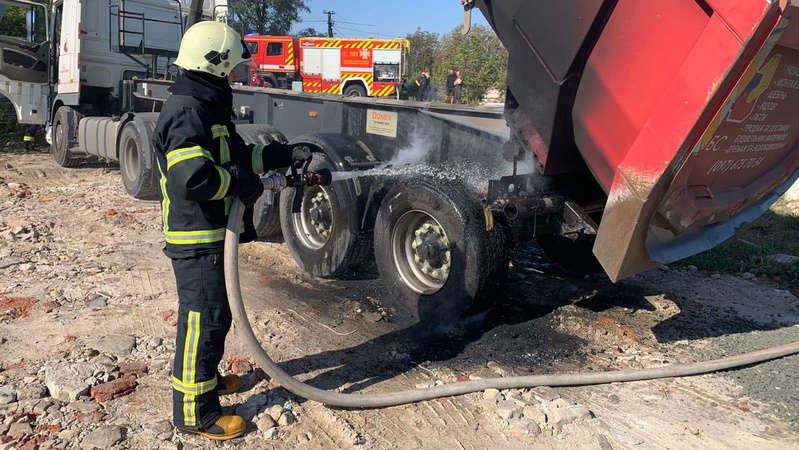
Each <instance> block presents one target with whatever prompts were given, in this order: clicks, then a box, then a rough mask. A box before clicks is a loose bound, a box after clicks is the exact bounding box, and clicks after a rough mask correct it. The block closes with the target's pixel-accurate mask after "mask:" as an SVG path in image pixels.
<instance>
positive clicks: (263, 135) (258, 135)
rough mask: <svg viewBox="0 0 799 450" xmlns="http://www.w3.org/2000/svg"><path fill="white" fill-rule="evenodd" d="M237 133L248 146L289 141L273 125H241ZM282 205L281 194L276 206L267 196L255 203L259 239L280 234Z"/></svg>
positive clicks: (255, 218) (276, 197)
mask: <svg viewBox="0 0 799 450" xmlns="http://www.w3.org/2000/svg"><path fill="white" fill-rule="evenodd" d="M236 132H238V133H239V135H240V136H241V138H242V139H244V142H246V143H248V144H264V145H266V144H269V143H270V142H272V141H279V142H283V143H286V142H288V139H286V136H284V135H283V133H281V132H280V130H278V129H277V128H275V127H273V126H271V125H261V124H256V125H248V124H245V125H239V126H238V127H236ZM279 204H280V194H275V199H274V204H272V205H270V204H268V203H267V202H266V195H262V196H261V198H259V199H258V201H257V202H255V205H254V206H253V222H254V225H255V232H256V233H257V234H258V237H259V238H262V239H263V238H274V237H275V236H277V235H279V234H280V212H279V211H278V205H279Z"/></svg>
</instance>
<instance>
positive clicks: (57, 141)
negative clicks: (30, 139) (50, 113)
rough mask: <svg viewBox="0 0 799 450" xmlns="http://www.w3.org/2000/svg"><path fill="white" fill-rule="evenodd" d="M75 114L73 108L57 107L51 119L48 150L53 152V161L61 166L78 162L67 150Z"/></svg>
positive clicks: (73, 164)
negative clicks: (50, 136) (50, 135)
mask: <svg viewBox="0 0 799 450" xmlns="http://www.w3.org/2000/svg"><path fill="white" fill-rule="evenodd" d="M75 114H77V113H76V112H75V110H74V109H72V108H70V107H69V106H62V107H60V108H58V110H57V111H56V113H55V118H54V119H53V126H52V133H53V135H52V139H51V140H50V142H51V144H50V151H52V153H53V159H55V162H56V163H58V165H59V166H61V167H74V166H76V165H77V164H78V163H79V162H80V160H79V159H78V158H75V157H74V156H72V153H71V152H70V151H69V147H70V144H71V142H70V136H72V134H73V132H74V129H73V126H74V125H75V123H76V122H77V118H76V117H75Z"/></svg>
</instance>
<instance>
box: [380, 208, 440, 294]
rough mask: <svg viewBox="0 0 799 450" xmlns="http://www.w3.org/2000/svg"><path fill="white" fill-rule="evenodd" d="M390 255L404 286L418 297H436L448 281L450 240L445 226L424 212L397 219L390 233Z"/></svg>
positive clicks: (412, 212)
mask: <svg viewBox="0 0 799 450" xmlns="http://www.w3.org/2000/svg"><path fill="white" fill-rule="evenodd" d="M391 253H392V255H393V257H394V265H395V266H396V268H397V273H398V274H399V276H400V278H401V279H402V281H403V283H405V285H406V286H407V287H408V288H409V289H410V290H412V291H413V292H415V293H417V294H421V295H431V294H435V293H436V292H438V291H439V290H441V288H442V287H444V284H445V283H446V282H447V279H448V278H449V274H450V269H451V267H452V257H451V252H450V245H449V238H447V234H446V232H445V231H444V227H442V226H441V224H440V223H438V221H437V220H436V219H435V218H434V217H432V216H430V215H429V214H427V213H425V212H423V211H409V212H407V213H405V214H404V215H403V216H402V217H400V219H399V220H398V221H397V224H396V227H395V228H394V231H393V232H392V233H391Z"/></svg>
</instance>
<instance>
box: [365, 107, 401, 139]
mask: <svg viewBox="0 0 799 450" xmlns="http://www.w3.org/2000/svg"><path fill="white" fill-rule="evenodd" d="M398 118H399V115H398V114H397V113H396V112H390V111H380V110H377V109H368V110H366V132H367V133H369V134H376V135H378V136H387V137H392V138H395V137H397V119H398Z"/></svg>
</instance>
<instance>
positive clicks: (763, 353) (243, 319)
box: [224, 164, 799, 408]
mask: <svg viewBox="0 0 799 450" xmlns="http://www.w3.org/2000/svg"><path fill="white" fill-rule="evenodd" d="M305 168H307V164H306V166H305ZM367 172H368V171H367ZM365 173H366V172H365ZM365 173H364V174H365ZM364 174H358V173H357V172H333V173H330V172H329V171H327V170H325V169H323V170H320V171H319V172H307V171H305V170H303V172H302V173H296V174H292V175H291V176H289V177H286V176H284V175H282V174H271V175H270V176H269V177H267V178H265V179H264V186H265V187H266V188H267V192H269V193H275V192H278V191H280V190H282V189H285V188H286V187H295V188H297V189H300V188H302V187H304V186H315V185H320V186H326V185H329V184H330V183H332V182H333V181H341V180H347V179H351V178H355V177H357V176H362V175H364ZM296 197H297V196H295V198H296ZM298 197H300V198H302V197H301V196H299V195H298ZM244 209H245V208H244V204H243V203H242V202H241V201H240V200H239V199H235V200H234V201H233V204H232V207H231V210H230V216H229V217H228V223H227V231H226V234H225V253H224V264H225V286H226V287H227V295H228V302H229V304H230V309H231V312H232V313H233V320H234V321H235V323H236V327H237V329H238V331H239V333H240V335H241V339H242V341H243V342H244V345H245V346H246V347H247V349H248V350H249V352H250V353H251V354H252V356H253V357H254V359H255V361H256V362H257V363H258V365H259V366H260V367H261V368H262V369H264V371H265V372H266V373H267V374H268V375H269V376H270V377H271V378H272V379H273V380H275V381H277V382H278V383H279V384H280V385H281V386H283V387H284V388H286V389H288V390H289V391H291V392H292V393H294V394H295V395H297V396H300V397H303V398H306V399H309V400H314V401H317V402H320V403H323V404H325V405H330V406H341V407H348V408H379V407H386V406H396V405H403V404H407V403H415V402H420V401H424V400H432V399H435V398H440V397H449V396H455V395H463V394H468V393H472V392H479V391H484V390H486V389H522V388H532V387H536V386H587V385H596V384H607V383H615V382H623V381H642V380H653V379H658V378H668V377H683V376H690V375H700V374H705V373H710V372H718V371H722V370H728V369H732V368H735V367H741V366H747V365H751V364H756V363H760V362H764V361H768V360H772V359H776V358H781V357H783V356H788V355H793V354H796V353H799V342H794V343H791V344H786V345H781V346H778V347H772V348H768V349H765V350H760V351H755V352H751V353H745V354H742V355H738V356H731V357H727V358H722V359H717V360H713V361H704V362H697V363H692V364H682V365H673V366H668V367H657V368H649V369H639V370H620V371H613V372H594V373H575V374H550V375H528V376H516V377H506V378H490V379H484V380H472V381H464V382H458V383H452V384H444V385H440V386H434V387H430V388H423V389H411V390H406V391H399V392H385V393H376V394H357V393H355V394H342V393H338V392H329V391H326V390H323V389H319V388H316V387H313V386H310V385H308V384H305V383H303V382H301V381H299V380H297V379H295V378H294V377H292V376H291V375H290V374H288V373H287V372H286V371H284V370H283V369H282V368H281V367H280V366H279V365H278V364H277V363H275V362H274V360H272V358H270V357H269V355H268V354H267V353H266V351H264V349H263V347H262V346H261V344H260V342H259V341H258V338H257V337H256V336H255V333H254V332H253V330H252V326H251V325H250V322H249V320H248V318H247V313H246V311H245V309H244V300H243V298H242V295H241V285H240V283H239V231H240V229H241V221H242V218H243V216H244Z"/></svg>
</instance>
